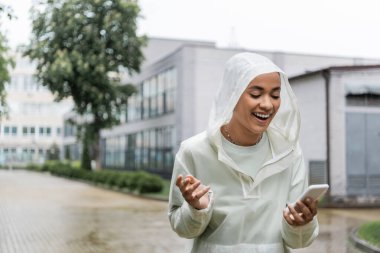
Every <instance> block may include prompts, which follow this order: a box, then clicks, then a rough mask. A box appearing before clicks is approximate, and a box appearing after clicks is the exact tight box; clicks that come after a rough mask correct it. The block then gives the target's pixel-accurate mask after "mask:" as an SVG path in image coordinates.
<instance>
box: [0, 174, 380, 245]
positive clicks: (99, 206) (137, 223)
mask: <svg viewBox="0 0 380 253" xmlns="http://www.w3.org/2000/svg"><path fill="white" fill-rule="evenodd" d="M166 208H167V203H166V202H161V201H155V200H147V199H140V198H136V197H133V196H129V195H126V194H122V193H118V192H113V191H108V190H103V189H99V188H96V187H93V186H90V185H88V184H85V183H81V182H75V181H70V180H66V179H62V178H57V177H53V176H50V175H49V174H40V173H35V172H28V171H6V170H0V253H37V252H38V253H41V252H49V253H119V252H120V253H129V252H130V253H135V252H139V253H180V252H186V251H185V250H184V249H185V248H186V247H187V245H188V244H189V242H188V241H187V240H185V239H181V238H179V237H177V235H176V234H175V233H174V232H172V231H171V229H170V225H169V222H168V218H167V216H166ZM318 217H319V221H320V225H321V226H320V235H319V237H318V239H317V240H316V241H315V242H314V243H313V244H312V246H310V247H309V248H307V249H302V250H294V251H293V252H294V253H317V252H318V253H322V252H325V253H358V252H359V251H355V250H354V249H352V247H351V245H350V244H349V243H348V240H347V238H348V236H349V233H350V232H351V231H352V229H354V228H355V227H357V226H359V225H360V224H361V223H363V222H366V221H371V220H380V209H360V210H355V209H349V210H342V209H324V210H320V212H319V215H318Z"/></svg>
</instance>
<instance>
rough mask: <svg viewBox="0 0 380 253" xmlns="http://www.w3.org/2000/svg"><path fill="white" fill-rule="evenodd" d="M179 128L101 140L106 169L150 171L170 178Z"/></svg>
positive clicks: (158, 129)
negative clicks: (176, 130) (176, 134)
mask: <svg viewBox="0 0 380 253" xmlns="http://www.w3.org/2000/svg"><path fill="white" fill-rule="evenodd" d="M175 143H176V142H175V128H174V126H167V127H162V128H152V129H147V130H144V131H141V132H137V133H133V134H128V135H126V136H121V137H112V138H107V139H103V140H102V141H101V152H102V157H103V158H104V160H103V164H102V165H103V166H104V167H105V168H118V169H127V170H141V169H142V170H147V171H151V172H155V173H158V174H161V175H163V176H167V177H170V174H171V170H172V168H173V163H174V150H175Z"/></svg>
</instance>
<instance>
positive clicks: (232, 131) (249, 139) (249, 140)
mask: <svg viewBox="0 0 380 253" xmlns="http://www.w3.org/2000/svg"><path fill="white" fill-rule="evenodd" d="M221 130H222V131H221V132H222V134H223V136H224V137H225V138H226V139H227V140H228V141H230V142H232V143H234V144H236V145H239V146H253V145H256V144H257V143H258V142H259V141H260V140H261V137H262V134H263V133H252V132H250V131H249V130H248V129H246V128H244V127H242V126H240V125H239V124H236V123H234V122H233V121H230V122H229V123H228V124H227V125H224V126H223V127H222V129H221Z"/></svg>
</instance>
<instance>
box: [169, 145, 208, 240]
mask: <svg viewBox="0 0 380 253" xmlns="http://www.w3.org/2000/svg"><path fill="white" fill-rule="evenodd" d="M193 171H194V163H193V158H192V156H191V152H190V151H189V150H186V149H185V148H184V147H183V145H181V148H180V150H179V151H178V153H177V155H176V158H175V162H174V168H173V175H172V180H171V185H170V194H169V214H168V215H169V220H170V224H171V227H172V229H173V230H174V231H175V232H176V233H177V234H178V235H179V236H181V237H184V238H188V239H190V238H195V237H198V236H199V235H201V234H202V233H203V231H204V230H205V229H206V227H207V225H208V223H209V222H210V219H211V215H212V209H213V205H214V199H213V196H212V192H211V191H210V192H209V198H210V203H209V205H208V207H207V208H205V209H202V210H197V209H195V208H193V207H192V206H190V205H189V204H188V203H187V202H186V201H185V199H184V198H183V197H182V193H181V191H180V190H179V188H178V187H177V186H176V179H177V177H178V176H179V175H182V176H186V175H193V176H194V177H196V175H194V173H192V172H193Z"/></svg>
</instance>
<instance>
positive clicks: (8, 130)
mask: <svg viewBox="0 0 380 253" xmlns="http://www.w3.org/2000/svg"><path fill="white" fill-rule="evenodd" d="M4 135H10V127H9V126H5V127H4Z"/></svg>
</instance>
